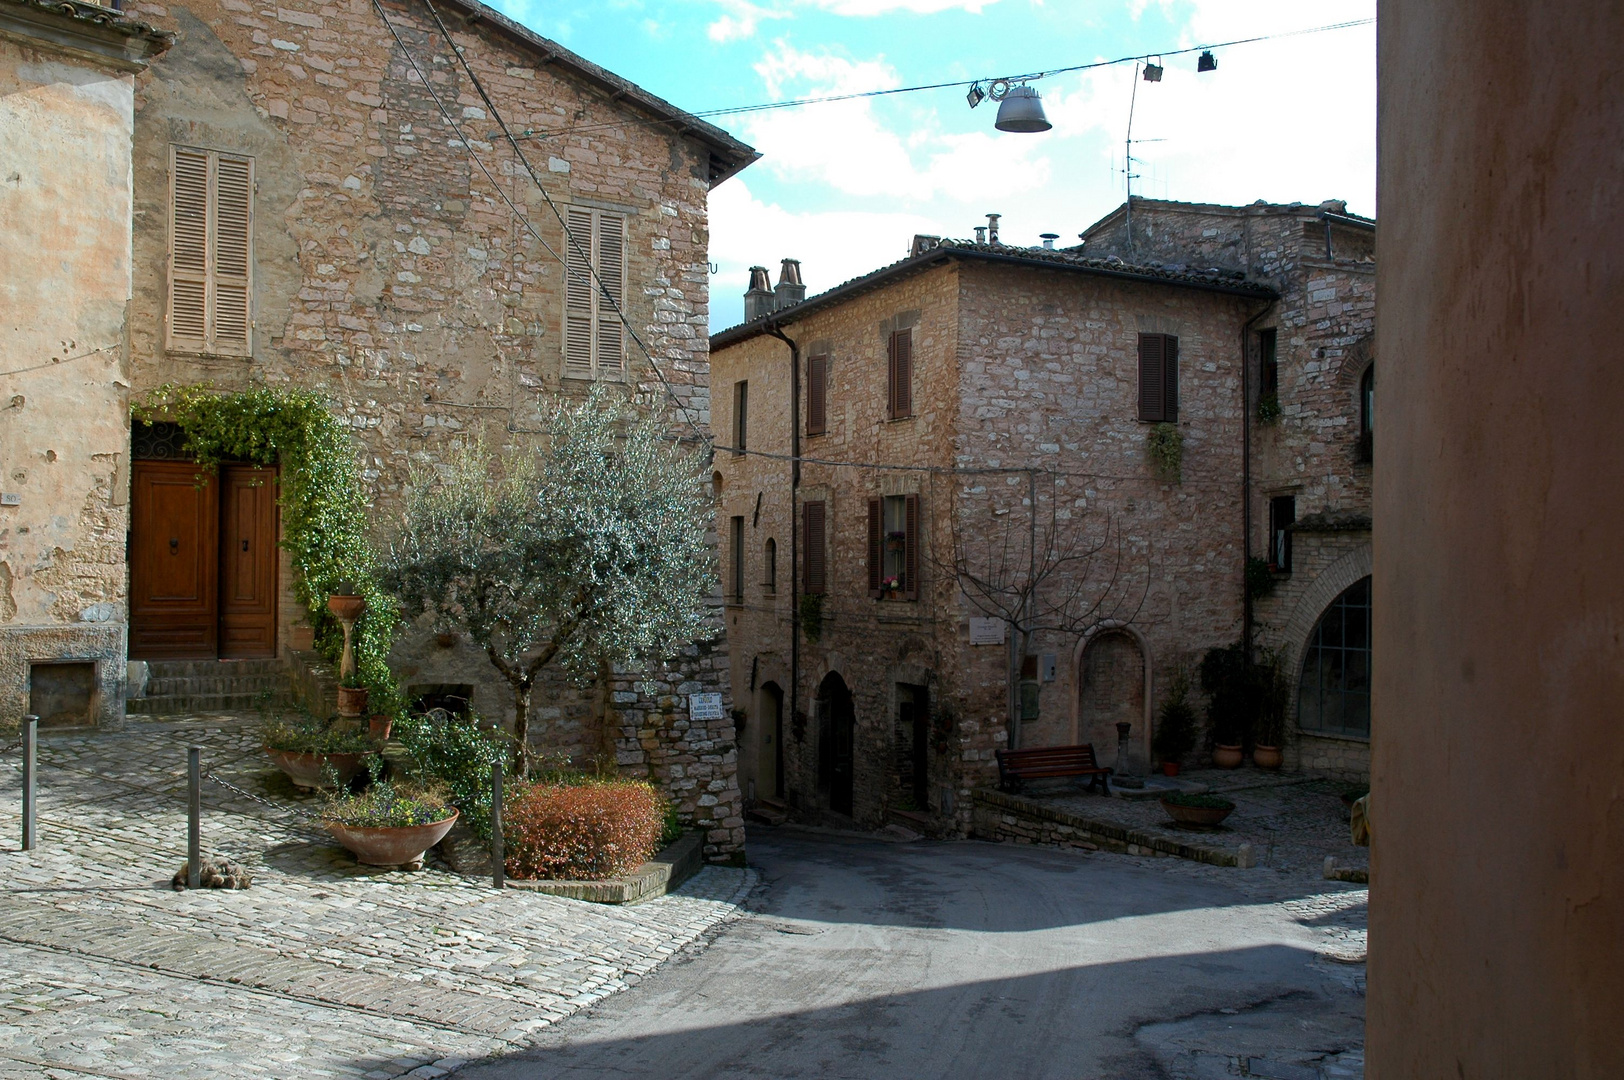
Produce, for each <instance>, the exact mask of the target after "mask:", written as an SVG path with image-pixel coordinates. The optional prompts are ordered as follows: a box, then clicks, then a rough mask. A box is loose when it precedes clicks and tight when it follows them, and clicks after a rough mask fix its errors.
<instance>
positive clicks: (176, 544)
mask: <svg viewBox="0 0 1624 1080" xmlns="http://www.w3.org/2000/svg"><path fill="white" fill-rule="evenodd" d="M169 554H171V555H178V554H180V537H178V536H171V537H170V538H169Z"/></svg>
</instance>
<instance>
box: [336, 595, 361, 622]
mask: <svg viewBox="0 0 1624 1080" xmlns="http://www.w3.org/2000/svg"><path fill="white" fill-rule="evenodd" d="M366 608H367V602H366V599H365V598H364V597H360V596H329V597H328V598H327V610H328V611H331V612H332V613H333V617H334V618H336V619H338V620H339V621H340V622H354V621H355V620H356V619H359V618H360V617H361V613H362V612H363V611H365V610H366Z"/></svg>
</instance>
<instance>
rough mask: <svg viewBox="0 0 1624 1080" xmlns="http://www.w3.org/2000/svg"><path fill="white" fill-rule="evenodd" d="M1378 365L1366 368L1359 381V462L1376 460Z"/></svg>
mask: <svg viewBox="0 0 1624 1080" xmlns="http://www.w3.org/2000/svg"><path fill="white" fill-rule="evenodd" d="M1375 421H1376V365H1375V364H1371V365H1370V366H1369V367H1367V368H1365V373H1364V375H1363V376H1362V377H1361V378H1360V379H1359V460H1360V461H1363V462H1366V463H1369V462H1371V461H1374V460H1375V453H1374V451H1375V430H1376V424H1375Z"/></svg>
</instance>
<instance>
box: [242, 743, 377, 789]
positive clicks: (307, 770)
mask: <svg viewBox="0 0 1624 1080" xmlns="http://www.w3.org/2000/svg"><path fill="white" fill-rule="evenodd" d="M265 752H266V753H267V754H269V755H270V756H271V760H272V761H274V762H276V767H277V768H278V769H281V770H282V771H283V772H285V773H287V774H288V779H289V780H292V781H293V786H294V787H301V788H305V789H307V790H308V789H312V788H319V787H326V786H327V777H326V775H325V772H326V770H325V766H327V765H331V766H332V767H333V771H334V772H336V773H338V783H339V786H340V787H343V786H346V785H347V784H349V782H350V781H351V780H353V779H355V774H356V773H358V772H360V771H361V759H362V758H363V757H365V756H366V755H364V754H358V753H357V754H299V753H295V752H294V751H292V750H272V749H271V748H270V747H268V746H267V747H266V748H265Z"/></svg>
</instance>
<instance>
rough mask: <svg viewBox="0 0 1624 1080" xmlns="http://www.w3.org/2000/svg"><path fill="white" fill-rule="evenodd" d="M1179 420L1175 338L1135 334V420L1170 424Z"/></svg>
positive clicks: (1177, 359) (1176, 339)
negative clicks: (1136, 339)
mask: <svg viewBox="0 0 1624 1080" xmlns="http://www.w3.org/2000/svg"><path fill="white" fill-rule="evenodd" d="M1178 418H1179V339H1178V338H1176V337H1174V336H1172V335H1171V334H1140V335H1139V419H1141V420H1144V421H1147V422H1149V423H1154V424H1160V423H1164V422H1166V423H1173V422H1176V421H1177V420H1178Z"/></svg>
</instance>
